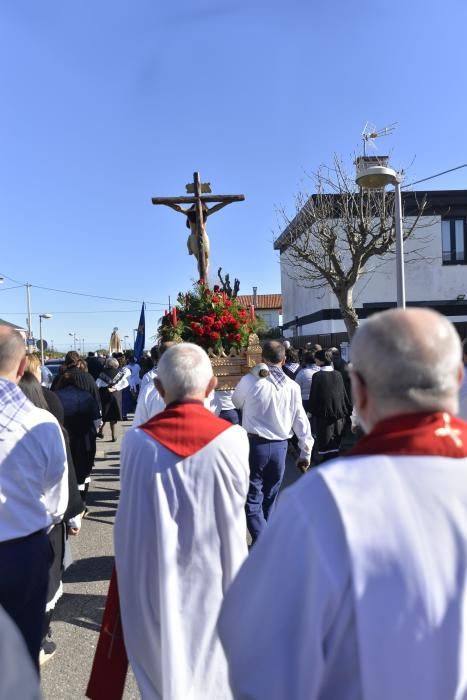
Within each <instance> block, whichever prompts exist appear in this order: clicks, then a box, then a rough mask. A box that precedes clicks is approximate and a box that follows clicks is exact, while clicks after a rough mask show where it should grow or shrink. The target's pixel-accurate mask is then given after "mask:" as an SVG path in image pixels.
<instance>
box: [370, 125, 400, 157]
mask: <svg viewBox="0 0 467 700" xmlns="http://www.w3.org/2000/svg"><path fill="white" fill-rule="evenodd" d="M396 126H397V122H393V123H392V124H389V126H385V127H384V129H377V128H376V127H375V126H373V124H370V122H367V123H366V124H365V127H364V129H363V131H362V141H363V155H364V156H366V154H367V153H366V150H367V148H368V147H370V148H376V145H375V139H379V138H380V137H381V136H389V134H392V132H393V131H394V129H395V128H396Z"/></svg>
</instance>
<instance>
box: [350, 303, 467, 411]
mask: <svg viewBox="0 0 467 700" xmlns="http://www.w3.org/2000/svg"><path fill="white" fill-rule="evenodd" d="M352 368H353V378H352V391H353V393H354V399H355V403H356V405H357V410H359V413H360V414H361V417H363V414H362V410H363V412H365V407H364V406H360V407H358V403H359V398H361V397H360V396H359V394H361V392H362V390H363V389H365V393H366V394H367V396H366V398H367V399H368V400H369V401H370V403H371V404H372V406H371V411H370V416H369V417H368V418H369V420H370V422H372V416H371V413H373V415H374V418H375V419H381V418H382V417H387V416H390V415H396V414H397V413H413V412H421V411H440V410H441V411H449V412H450V413H456V412H457V408H458V391H459V383H460V381H461V380H462V362H461V344H460V339H459V336H458V334H457V332H456V330H455V328H454V326H453V325H452V323H450V321H448V320H447V319H446V318H445V317H444V316H441V315H440V314H438V313H436V312H435V311H431V310H429V309H415V308H414V309H393V310H391V311H384V312H382V313H380V314H375V315H374V316H372V317H371V318H370V319H369V320H368V321H367V322H366V323H364V324H363V326H361V327H360V328H359V329H358V331H357V332H356V334H355V336H354V338H353V341H352ZM367 422H368V421H367ZM373 422H374V421H373Z"/></svg>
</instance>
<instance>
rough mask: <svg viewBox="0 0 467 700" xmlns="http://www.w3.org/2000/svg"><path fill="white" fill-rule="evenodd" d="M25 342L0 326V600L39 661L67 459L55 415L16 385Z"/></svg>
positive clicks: (65, 499)
mask: <svg viewBox="0 0 467 700" xmlns="http://www.w3.org/2000/svg"><path fill="white" fill-rule="evenodd" d="M25 364H26V356H25V348H24V341H23V339H22V337H21V335H20V334H19V333H18V332H17V331H15V330H13V329H10V328H6V327H0V605H2V606H3V607H4V609H5V610H6V612H7V613H8V614H9V615H10V617H11V618H12V619H13V621H14V622H15V623H16V624H17V626H18V628H19V629H20V631H21V633H22V635H23V637H24V640H25V642H26V646H27V647H28V650H29V653H30V654H31V658H32V660H33V662H34V664H35V665H36V667H38V659H39V650H40V645H41V638H42V623H43V618H44V614H45V604H46V594H47V584H48V577H49V567H50V564H51V562H52V557H53V555H52V551H51V548H50V544H49V540H48V537H47V530H48V529H49V528H50V527H51V526H52V525H53V524H55V523H57V522H60V521H61V519H62V517H63V514H64V512H65V509H66V506H67V503H68V465H67V461H66V452H65V444H64V441H63V436H62V432H61V429H60V427H59V424H58V422H57V420H56V419H55V418H54V417H53V416H52V414H51V413H49V412H48V411H45V410H43V409H40V408H36V407H35V406H34V405H33V404H32V403H31V402H30V401H29V400H28V399H27V398H26V397H25V395H24V394H23V392H22V391H21V389H19V387H18V386H17V384H18V382H19V380H20V379H21V377H22V375H23V372H24V368H25Z"/></svg>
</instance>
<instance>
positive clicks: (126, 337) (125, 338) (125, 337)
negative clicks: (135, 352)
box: [123, 335, 130, 350]
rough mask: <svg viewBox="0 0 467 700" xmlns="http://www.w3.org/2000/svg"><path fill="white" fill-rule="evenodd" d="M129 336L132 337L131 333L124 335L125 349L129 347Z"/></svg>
mask: <svg viewBox="0 0 467 700" xmlns="http://www.w3.org/2000/svg"><path fill="white" fill-rule="evenodd" d="M129 338H130V336H129V335H124V336H123V345H124V348H125V350H127V349H128V342H127V341H128V340H129Z"/></svg>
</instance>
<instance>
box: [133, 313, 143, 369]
mask: <svg viewBox="0 0 467 700" xmlns="http://www.w3.org/2000/svg"><path fill="white" fill-rule="evenodd" d="M145 341H146V321H145V319H144V301H143V305H142V307H141V316H140V317H139V323H138V332H137V334H136V338H135V349H134V351H133V354H134V356H135V360H136V361H137V362H138V361H139V359H140V357H141V355H142V354H143V350H144V343H145Z"/></svg>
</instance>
